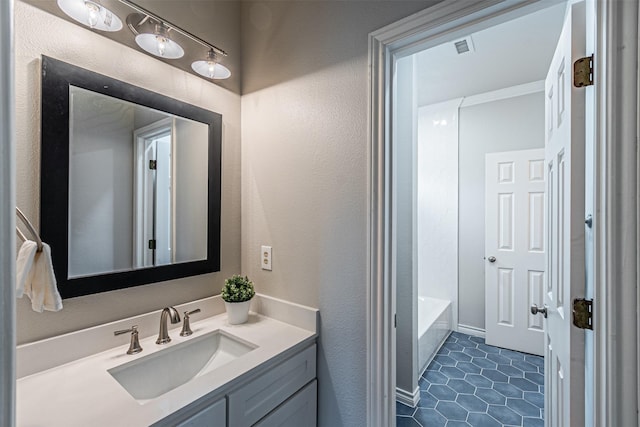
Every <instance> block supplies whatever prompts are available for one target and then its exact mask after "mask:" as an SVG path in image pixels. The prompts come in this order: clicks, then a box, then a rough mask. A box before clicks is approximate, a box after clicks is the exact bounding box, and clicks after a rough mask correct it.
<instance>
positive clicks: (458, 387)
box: [447, 379, 476, 394]
mask: <svg viewBox="0 0 640 427" xmlns="http://www.w3.org/2000/svg"><path fill="white" fill-rule="evenodd" d="M447 385H448V386H449V387H451V388H452V389H454V390H455V391H457V392H458V393H467V394H472V393H474V392H475V391H476V387H475V386H474V385H471V384H469V383H468V382H466V381H465V380H459V379H455V380H449V382H448V383H447Z"/></svg>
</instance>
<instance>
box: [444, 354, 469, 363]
mask: <svg viewBox="0 0 640 427" xmlns="http://www.w3.org/2000/svg"><path fill="white" fill-rule="evenodd" d="M449 357H451V358H452V359H455V360H456V361H458V362H470V361H471V356H469V355H468V354H464V353H462V352H459V351H452V352H451V353H449Z"/></svg>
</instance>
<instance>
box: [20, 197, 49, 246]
mask: <svg viewBox="0 0 640 427" xmlns="http://www.w3.org/2000/svg"><path fill="white" fill-rule="evenodd" d="M16 214H17V215H18V218H20V219H21V220H22V222H23V223H24V225H26V226H27V228H28V229H29V232H30V233H31V235H32V236H33V237H34V238H35V239H36V244H37V245H38V252H42V247H43V245H42V239H41V238H40V235H39V234H38V232H37V231H36V229H35V228H34V227H33V224H31V222H30V221H29V220H28V219H27V217H26V216H25V214H23V213H22V211H21V210H20V208H18V207H17V206H16ZM16 232H17V233H18V235H19V236H20V238H21V239H22V240H27V238H26V237H25V235H24V234H23V233H22V231H20V229H19V228H18V226H17V225H16Z"/></svg>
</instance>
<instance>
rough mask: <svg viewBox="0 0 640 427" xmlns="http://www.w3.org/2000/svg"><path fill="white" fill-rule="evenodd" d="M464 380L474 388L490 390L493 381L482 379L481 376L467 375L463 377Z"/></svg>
mask: <svg viewBox="0 0 640 427" xmlns="http://www.w3.org/2000/svg"><path fill="white" fill-rule="evenodd" d="M464 379H465V380H466V381H467V382H468V383H471V384H473V385H474V386H476V387H484V388H491V387H492V386H493V381H491V380H490V379H488V378H485V377H483V376H482V375H473V374H469V375H467V376H465V377H464Z"/></svg>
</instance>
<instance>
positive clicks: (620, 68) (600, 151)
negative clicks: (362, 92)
mask: <svg viewBox="0 0 640 427" xmlns="http://www.w3.org/2000/svg"><path fill="white" fill-rule="evenodd" d="M548 5H550V2H549V1H544V0H542V1H537V0H465V1H456V0H446V1H443V2H442V3H439V4H436V5H435V6H433V7H430V8H428V9H426V10H424V11H422V12H419V13H416V14H414V15H412V16H410V17H407V18H405V19H403V20H400V21H398V22H396V23H394V24H391V25H389V26H387V27H384V28H382V29H380V30H378V31H375V32H373V33H371V34H370V35H369V105H368V108H369V123H368V151H367V156H368V164H369V170H368V188H367V195H368V203H369V207H368V209H369V215H368V224H367V252H368V258H367V264H368V265H367V286H368V288H367V423H366V425H368V426H387V425H394V423H395V404H394V400H395V393H394V390H395V347H394V345H395V329H394V326H393V316H394V314H395V304H394V298H393V294H394V293H395V283H394V280H393V274H392V272H393V267H394V258H393V257H394V252H393V248H394V247H395V236H394V233H393V229H394V223H393V221H394V218H393V217H392V215H391V213H392V205H391V200H392V190H393V185H392V184H393V183H392V179H391V178H392V176H393V171H392V169H391V165H392V153H393V141H392V140H391V122H392V121H391V114H390V111H391V100H392V95H393V94H392V88H393V78H394V73H393V68H394V65H395V60H396V59H397V58H401V57H403V56H406V55H410V54H412V53H415V52H417V51H419V50H423V49H425V48H428V47H431V46H435V45H437V44H440V43H441V41H442V40H443V37H445V36H446V35H447V34H448V35H449V36H450V38H451V37H456V36H457V35H458V34H457V33H456V32H459V33H463V32H464V30H465V28H468V27H469V26H471V25H474V24H477V23H479V22H483V23H485V24H487V26H489V25H493V24H495V23H497V22H502V21H504V20H506V19H507V18H509V17H513V16H515V14H516V13H517V14H522V12H523V11H529V10H531V11H533V10H535V9H537V8H541V7H545V6H548ZM638 9H639V8H638V4H637V2H635V1H625V0H597V2H596V39H597V43H596V47H595V61H594V62H595V64H594V69H595V73H594V74H595V83H596V123H595V126H596V141H595V146H596V150H595V151H596V152H595V153H594V154H595V159H596V173H595V175H596V176H595V181H596V182H595V183H594V187H595V188H594V192H595V204H596V212H594V222H593V226H594V235H595V237H594V241H595V248H594V249H595V250H594V254H595V289H596V292H595V295H594V299H595V301H596V303H595V304H596V305H595V310H594V325H595V327H594V328H595V329H594V335H595V354H594V365H595V373H594V375H595V396H594V400H595V402H596V405H594V407H593V411H594V413H593V416H594V420H595V422H594V425H595V426H611V425H637V424H638V414H637V408H638V406H639V403H640V401H639V400H638V398H639V393H638V382H639V378H638V372H639V370H638V363H639V359H638V354H639V352H640V340H638V331H639V330H640V328H639V325H640V323H639V319H638V317H637V316H636V308H637V307H638V306H640V304H639V300H638V292H637V291H636V288H637V286H638V284H639V280H638V269H639V267H638V266H639V265H640V257H639V251H638V248H637V242H638V239H637V234H638V232H637V230H638V227H639V224H640V217H639V216H638V211H639V209H638V200H639V197H638V196H639V193H638V184H637V180H638V163H639V162H638V160H639V158H638V152H637V151H636V141H637V135H638V127H639V126H638V122H637V120H638V119H637V117H638V106H637V102H638V93H637V90H638V86H639V84H638V80H639V77H640V76H639V74H638V12H639V11H638ZM623 45H624V49H620V48H619V47H620V46H623ZM599 307H600V309H599ZM604 307H606V308H607V309H606V310H603V309H602V308H604Z"/></svg>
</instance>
